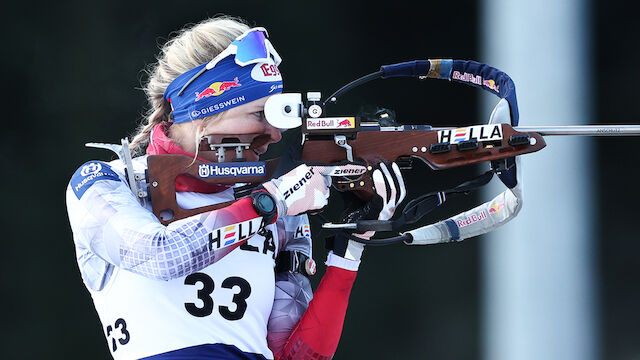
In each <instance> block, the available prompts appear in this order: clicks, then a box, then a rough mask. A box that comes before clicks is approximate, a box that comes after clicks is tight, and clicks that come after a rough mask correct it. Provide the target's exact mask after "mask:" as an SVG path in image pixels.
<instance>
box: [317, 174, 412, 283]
mask: <svg viewBox="0 0 640 360" xmlns="http://www.w3.org/2000/svg"><path fill="white" fill-rule="evenodd" d="M373 184H374V187H375V190H376V196H375V197H374V198H373V199H372V200H371V201H369V202H367V203H365V204H364V205H362V204H360V205H359V206H353V205H351V206H349V208H348V210H346V211H345V213H344V214H343V216H342V221H343V222H345V223H351V222H356V221H358V220H389V219H391V218H392V217H393V214H394V212H395V210H396V208H397V206H398V205H399V204H400V203H401V202H402V200H404V198H405V196H406V195H407V191H406V188H405V186H404V180H403V179H402V174H401V173H400V168H399V167H398V165H397V164H396V163H392V164H391V171H390V170H389V169H388V168H387V166H386V165H385V164H383V163H381V164H380V168H379V169H376V170H375V171H374V172H373ZM356 201H357V200H356ZM374 234H375V232H374V231H367V232H365V233H364V234H354V235H355V236H357V237H359V238H362V239H366V240H369V239H371V237H372V236H373V235H374ZM327 245H328V248H329V249H330V250H332V251H333V253H334V254H335V255H337V256H340V257H342V258H344V259H347V260H352V261H358V262H359V260H360V257H361V256H362V251H363V250H364V244H363V243H359V242H356V241H353V240H349V239H348V238H347V237H346V235H345V234H344V233H337V234H336V236H335V237H334V238H332V239H331V240H329V243H328V244H327ZM330 262H331V264H332V265H335V266H339V267H343V266H342V265H341V264H342V263H341V262H340V261H333V260H329V261H328V264H329V263H330ZM355 269H357V266H355V268H349V269H348V270H355Z"/></svg>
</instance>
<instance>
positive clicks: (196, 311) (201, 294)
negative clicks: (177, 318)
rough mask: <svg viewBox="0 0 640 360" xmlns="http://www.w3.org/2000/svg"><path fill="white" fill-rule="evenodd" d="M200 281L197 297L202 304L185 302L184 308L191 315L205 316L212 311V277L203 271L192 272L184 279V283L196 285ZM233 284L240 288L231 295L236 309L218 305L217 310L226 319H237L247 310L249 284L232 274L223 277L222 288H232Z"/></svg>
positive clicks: (213, 287) (213, 285)
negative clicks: (232, 309) (200, 287)
mask: <svg viewBox="0 0 640 360" xmlns="http://www.w3.org/2000/svg"><path fill="white" fill-rule="evenodd" d="M197 283H202V289H200V290H198V299H200V300H202V303H203V306H202V307H197V306H196V304H195V303H191V302H190V303H185V304H184V308H185V309H186V310H187V312H188V313H189V314H191V315H193V316H197V317H205V316H209V315H211V313H213V308H214V303H213V299H212V298H211V293H213V290H214V289H215V283H214V282H213V279H212V278H211V277H210V276H209V275H207V274H205V273H200V272H197V273H193V274H191V275H189V276H187V277H186V278H185V279H184V284H185V285H196V284H197ZM235 286H237V287H239V288H240V292H239V293H237V294H234V295H233V300H232V301H233V303H235V304H236V310H235V311H231V310H229V307H228V306H224V305H220V306H218V312H219V313H220V315H222V317H223V318H225V319H227V320H239V319H242V317H243V316H244V313H245V311H247V301H246V300H247V298H248V297H249V295H251V285H249V282H248V281H247V280H245V279H243V278H241V277H237V276H232V277H228V278H226V279H224V281H223V282H222V288H224V289H233V288H234V287H235Z"/></svg>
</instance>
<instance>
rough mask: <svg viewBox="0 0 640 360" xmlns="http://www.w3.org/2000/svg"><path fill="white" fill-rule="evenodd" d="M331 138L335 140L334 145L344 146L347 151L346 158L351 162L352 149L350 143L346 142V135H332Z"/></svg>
mask: <svg viewBox="0 0 640 360" xmlns="http://www.w3.org/2000/svg"><path fill="white" fill-rule="evenodd" d="M333 140H334V141H335V143H336V145H338V146H340V147H341V148H344V149H345V150H346V151H347V160H349V161H350V162H353V149H352V148H351V145H349V144H347V137H346V136H344V135H334V136H333Z"/></svg>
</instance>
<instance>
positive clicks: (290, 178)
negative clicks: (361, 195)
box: [262, 164, 366, 216]
mask: <svg viewBox="0 0 640 360" xmlns="http://www.w3.org/2000/svg"><path fill="white" fill-rule="evenodd" d="M365 171H366V168H365V167H364V166H361V165H354V164H349V165H339V166H307V165H304V164H303V165H300V166H298V167H297V168H295V169H293V170H291V171H289V172H288V173H286V174H284V175H282V176H281V177H279V178H277V179H272V180H270V181H267V182H266V183H264V184H262V186H264V188H265V189H266V190H267V191H268V192H269V193H270V194H271V195H273V197H274V198H275V199H276V204H277V207H278V216H284V215H298V214H302V213H303V212H306V211H310V210H319V209H322V208H323V207H325V206H326V205H327V199H328V198H329V187H330V186H331V178H330V177H331V176H345V174H349V175H359V174H362V173H364V172H365Z"/></svg>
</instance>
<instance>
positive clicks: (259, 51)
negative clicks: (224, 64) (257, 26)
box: [236, 31, 269, 63]
mask: <svg viewBox="0 0 640 360" xmlns="http://www.w3.org/2000/svg"><path fill="white" fill-rule="evenodd" d="M265 39H266V38H265V36H264V33H263V32H262V31H252V32H250V33H249V34H247V35H246V36H245V37H244V38H242V40H240V41H238V44H237V47H238V50H237V52H236V60H237V61H241V62H243V63H247V62H249V61H251V60H255V59H267V58H268V57H269V52H268V50H267V46H266V45H265V43H264V42H265Z"/></svg>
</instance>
